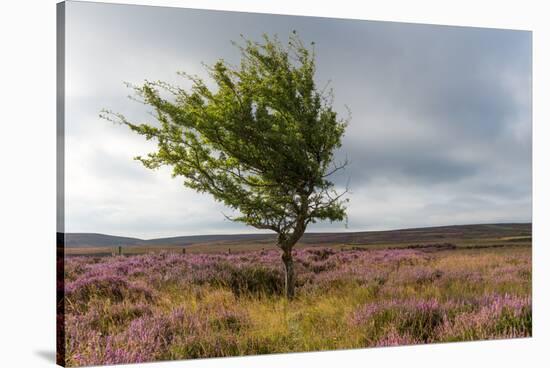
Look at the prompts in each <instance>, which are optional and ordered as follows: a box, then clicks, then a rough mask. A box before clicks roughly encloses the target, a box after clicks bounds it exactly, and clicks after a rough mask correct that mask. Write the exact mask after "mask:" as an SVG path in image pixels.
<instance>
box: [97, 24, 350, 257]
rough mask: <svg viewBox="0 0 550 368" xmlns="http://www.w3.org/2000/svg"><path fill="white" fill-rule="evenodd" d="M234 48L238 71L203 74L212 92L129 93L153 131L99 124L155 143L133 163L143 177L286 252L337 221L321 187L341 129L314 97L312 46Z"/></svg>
mask: <svg viewBox="0 0 550 368" xmlns="http://www.w3.org/2000/svg"><path fill="white" fill-rule="evenodd" d="M243 41H244V43H243V44H242V45H241V44H236V43H234V45H235V46H236V47H238V48H239V49H240V51H241V56H242V57H241V62H240V65H239V66H232V65H230V64H228V63H227V62H226V61H224V60H219V61H218V62H216V63H215V64H214V65H212V66H206V68H207V71H208V74H209V76H210V78H211V79H212V81H213V82H214V84H215V88H209V87H208V86H207V83H206V82H205V81H204V80H203V79H201V78H199V77H198V76H192V75H188V74H186V73H181V75H182V76H183V77H185V78H187V79H188V80H190V81H191V82H192V87H191V88H190V89H189V90H185V89H182V88H180V87H177V86H173V85H170V84H168V83H165V82H145V83H144V84H143V85H142V86H133V87H132V88H133V89H134V91H135V93H136V96H137V98H138V99H140V100H142V102H144V103H145V104H147V105H150V106H152V107H153V108H154V111H155V118H156V120H158V122H157V123H154V124H152V123H142V124H136V123H132V122H130V121H128V120H127V119H126V118H125V117H124V116H123V115H121V114H117V113H113V112H109V111H105V112H104V113H103V114H102V117H104V118H107V119H109V120H111V121H115V122H119V123H122V124H124V125H126V126H128V127H129V128H130V129H131V130H133V131H134V132H136V133H138V134H140V135H143V136H145V138H146V139H148V140H150V139H155V140H156V141H157V143H158V149H157V150H156V151H155V152H152V153H150V154H148V155H147V156H146V157H137V159H138V160H139V161H141V162H142V163H143V165H145V167H147V168H149V169H155V168H158V167H160V166H170V167H172V170H173V171H172V173H173V176H174V177H178V176H183V177H184V178H185V179H184V183H185V185H186V186H188V187H190V188H193V189H195V190H197V191H199V192H204V193H209V194H211V195H212V196H213V197H214V198H215V199H216V200H218V201H221V202H223V203H224V204H225V205H226V206H228V207H230V208H231V209H233V210H236V211H237V212H238V213H239V214H238V215H237V216H236V217H232V218H230V219H231V220H233V221H238V222H242V223H244V224H247V225H250V226H253V227H256V228H259V229H269V230H272V231H275V232H276V233H278V234H279V246H281V247H282V248H283V249H287V250H289V249H291V248H292V246H293V245H294V244H295V243H296V241H298V240H299V239H300V237H301V236H302V235H303V233H304V231H305V229H306V227H307V225H308V224H309V223H313V222H315V221H318V220H329V221H342V220H344V219H345V200H344V199H343V195H344V194H345V192H344V193H337V192H336V191H335V190H334V184H333V183H332V182H331V181H330V180H328V179H327V177H328V176H330V175H331V174H332V173H334V172H335V171H338V170H340V169H342V168H343V167H344V166H345V165H346V163H345V162H344V163H342V164H335V163H334V162H333V154H334V151H335V149H337V148H339V147H340V146H341V139H342V136H343V134H344V131H345V128H346V125H347V120H342V119H340V118H338V116H337V114H336V112H335V111H334V110H333V109H332V106H331V104H332V101H331V97H332V92H331V91H330V90H329V91H328V92H325V91H319V90H318V89H317V87H316V84H315V81H314V76H315V54H314V50H313V44H312V46H311V48H308V47H305V46H304V45H303V43H302V41H301V40H300V39H299V38H298V36H297V35H296V33H295V32H293V33H292V34H291V36H290V37H289V42H288V44H287V45H283V44H282V43H281V42H280V41H279V40H278V38H277V37H269V36H267V35H264V37H263V42H253V41H250V40H247V39H244V38H243ZM166 96H167V97H166Z"/></svg>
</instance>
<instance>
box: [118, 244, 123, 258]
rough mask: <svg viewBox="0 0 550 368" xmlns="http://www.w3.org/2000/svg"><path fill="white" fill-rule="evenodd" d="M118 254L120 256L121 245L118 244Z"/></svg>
mask: <svg viewBox="0 0 550 368" xmlns="http://www.w3.org/2000/svg"><path fill="white" fill-rule="evenodd" d="M118 255H119V256H121V255H122V246H120V245H119V246H118Z"/></svg>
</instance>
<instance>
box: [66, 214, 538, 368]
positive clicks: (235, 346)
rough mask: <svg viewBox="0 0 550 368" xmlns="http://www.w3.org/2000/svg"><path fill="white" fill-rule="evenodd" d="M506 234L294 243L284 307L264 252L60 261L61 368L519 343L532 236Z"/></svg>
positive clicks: (273, 259) (216, 249) (270, 256)
mask: <svg viewBox="0 0 550 368" xmlns="http://www.w3.org/2000/svg"><path fill="white" fill-rule="evenodd" d="M512 228H513V229H512ZM512 228H510V227H508V228H506V227H504V226H501V228H499V229H493V230H494V231H493V232H490V231H487V230H486V231H484V232H475V231H473V230H468V231H467V230H464V229H462V235H460V236H457V235H456V233H452V234H451V233H448V232H445V233H444V234H443V236H441V234H438V236H437V237H434V238H429V239H430V240H432V241H429V240H427V238H425V236H426V234H425V233H426V231H424V233H423V234H418V239H420V240H419V242H417V243H415V242H414V241H413V240H414V239H415V238H414V237H412V236H411V237H409V236H408V235H407V236H405V235H403V233H401V234H398V235H396V234H395V233H393V235H392V234H385V237H384V236H382V238H384V239H386V240H384V239H382V240H380V241H379V242H378V243H376V242H375V241H373V240H372V239H371V240H370V245H368V244H362V245H361V244H357V243H351V244H349V243H344V242H341V241H340V240H331V242H321V245H317V246H315V244H307V243H306V244H304V243H302V244H301V245H300V247H298V249H296V250H295V252H294V257H295V267H296V272H297V297H296V298H295V299H293V300H291V301H287V300H286V299H285V298H283V297H282V295H281V293H282V287H283V271H282V264H281V261H280V254H279V252H278V250H277V249H274V248H271V247H268V246H266V244H263V243H260V244H258V245H257V246H256V247H252V246H251V245H250V244H248V243H246V242H243V243H244V244H243V246H242V247H238V245H237V244H233V245H232V249H233V250H232V252H231V253H229V252H228V251H227V249H226V246H227V244H224V245H223V247H221V246H220V245H219V244H217V245H212V246H207V245H204V244H202V245H200V246H199V245H196V249H194V250H192V251H191V250H190V251H188V252H186V253H185V254H183V253H182V251H181V247H180V248H178V247H164V248H163V247H161V248H155V250H157V251H156V252H151V251H149V252H145V251H144V249H146V248H144V247H141V248H140V247H137V248H136V249H138V250H139V249H141V251H134V252H128V255H127V256H105V257H97V256H74V254H73V256H71V257H67V258H65V261H64V275H65V280H64V285H63V287H64V300H63V302H64V308H65V320H64V323H65V326H66V328H65V331H62V332H60V333H61V334H62V335H63V334H64V336H63V340H64V341H65V354H66V362H67V365H73V366H74V365H95V364H112V363H128V362H145V361H153V360H172V359H190V358H204V357H220V356H236V355H251V354H268V353H285V352H300V351H317V350H327V349H347V348H363V347H374V346H390V345H409V344H425V343H436V342H453V341H471V340H480V339H500V338H515V337H529V336H531V331H532V322H531V315H532V314H531V238H530V236H531V235H530V224H529V225H528V226H513V227H512ZM485 229H487V228H485ZM434 231H435V230H432V235H433V232H434ZM438 231H439V230H438ZM388 233H390V232H388ZM407 234H408V233H407ZM390 235H392V236H390ZM377 236H378V237H380V236H381V235H380V234H378V235H377ZM388 239H389V241H388ZM256 240H257V239H256ZM306 240H307V239H306ZM435 240H438V241H435ZM201 247H202V248H201ZM149 250H152V249H149ZM88 254H93V252H88Z"/></svg>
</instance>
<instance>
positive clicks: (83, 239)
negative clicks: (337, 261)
mask: <svg viewBox="0 0 550 368" xmlns="http://www.w3.org/2000/svg"><path fill="white" fill-rule="evenodd" d="M530 237H531V224H530V223H513V224H475V225H452V226H437V227H423V228H412V229H400V230H387V231H362V232H338V233H306V234H305V235H304V236H303V237H302V239H301V240H300V243H299V244H301V245H325V246H330V245H338V244H347V245H357V246H360V245H381V244H414V243H426V242H452V241H456V240H460V243H466V244H468V243H469V242H480V241H481V242H483V240H493V241H494V240H501V241H517V240H518V239H519V240H529V241H530V240H531V239H530ZM274 241H275V236H274V234H228V235H192V236H178V237H170V238H158V239H149V240H144V239H138V238H131V237H121V236H113V235H105V234H95V233H67V234H65V247H66V248H88V247H95V248H101V247H109V248H111V247H116V246H145V247H188V246H196V245H204V246H209V245H210V246H231V245H250V246H252V245H258V246H268V245H271V244H273V243H274Z"/></svg>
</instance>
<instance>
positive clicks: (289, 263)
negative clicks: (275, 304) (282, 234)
mask: <svg viewBox="0 0 550 368" xmlns="http://www.w3.org/2000/svg"><path fill="white" fill-rule="evenodd" d="M282 258H283V263H284V265H285V295H286V297H287V299H292V298H294V286H295V284H296V280H295V277H294V261H293V260H292V249H288V250H287V249H285V250H283V257H282Z"/></svg>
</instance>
